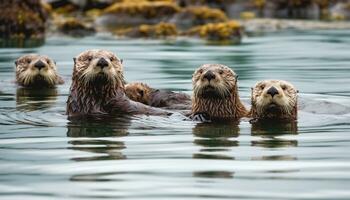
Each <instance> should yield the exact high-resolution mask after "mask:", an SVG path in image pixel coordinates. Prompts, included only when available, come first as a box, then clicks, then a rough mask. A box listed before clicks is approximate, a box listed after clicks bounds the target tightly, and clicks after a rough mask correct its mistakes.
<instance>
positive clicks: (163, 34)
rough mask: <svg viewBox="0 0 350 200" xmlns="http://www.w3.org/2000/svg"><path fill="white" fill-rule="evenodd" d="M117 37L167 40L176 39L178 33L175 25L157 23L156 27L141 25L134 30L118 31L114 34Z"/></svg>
mask: <svg viewBox="0 0 350 200" xmlns="http://www.w3.org/2000/svg"><path fill="white" fill-rule="evenodd" d="M115 33H116V34H117V35H119V36H125V37H131V38H153V39H155V38H156V39H159V38H163V39H164V38H169V37H176V36H177V34H178V31H177V29H176V25H175V24H171V23H163V22H161V23H159V24H156V25H141V26H138V27H134V28H126V29H120V30H117V31H116V32H115Z"/></svg>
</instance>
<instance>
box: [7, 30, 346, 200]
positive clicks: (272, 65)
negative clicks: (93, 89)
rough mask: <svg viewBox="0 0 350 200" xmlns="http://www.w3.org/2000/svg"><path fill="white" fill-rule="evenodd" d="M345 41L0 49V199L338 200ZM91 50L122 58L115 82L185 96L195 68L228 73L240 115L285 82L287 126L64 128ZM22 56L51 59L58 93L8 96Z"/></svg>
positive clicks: (329, 35) (329, 36)
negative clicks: (291, 117) (79, 66)
mask: <svg viewBox="0 0 350 200" xmlns="http://www.w3.org/2000/svg"><path fill="white" fill-rule="evenodd" d="M349 36H350V31H310V32H294V31H288V32H284V33H275V34H269V35H265V36H261V37H252V38H244V40H243V43H242V44H241V45H238V46H214V45H206V44H204V43H203V42H200V41H188V40H187V41H186V40H183V41H181V40H180V41H177V42H168V43H166V42H162V41H152V40H146V41H145V40H129V41H127V40H124V41H118V40H114V39H112V38H110V37H108V36H96V37H91V38H84V39H72V38H48V39H47V40H46V43H45V45H44V46H42V47H39V48H25V49H16V48H3V49H0V81H1V82H0V124H1V128H0V149H1V154H0V171H1V172H0V199H63V198H65V199H121V198H123V199H317V200H318V199H350V154H349V151H350V56H349V55H350V37H349ZM91 48H102V49H107V50H111V51H113V52H115V53H116V54H117V55H118V57H120V58H123V59H124V67H125V77H126V79H127V81H142V82H146V83H148V84H149V85H151V86H152V87H156V88H162V89H169V90H175V91H183V92H186V93H188V94H191V88H192V87H191V76H192V73H193V71H194V69H196V68H197V67H198V66H199V65H201V64H204V63H222V64H225V65H228V66H230V67H231V68H232V69H234V70H235V72H236V73H237V74H238V75H239V91H240V96H241V97H242V99H243V100H244V102H245V103H246V104H247V105H249V98H250V87H252V86H253V85H254V84H255V83H256V82H257V81H259V80H262V79H271V78H273V79H285V80H288V81H290V82H292V83H293V84H294V85H295V86H296V87H297V88H298V89H299V91H300V93H299V94H300V102H299V104H300V111H299V120H298V123H297V124H296V125H295V127H294V128H290V127H283V126H278V125H271V126H267V127H260V128H256V127H252V125H251V124H250V123H249V122H247V121H241V122H240V123H239V124H234V123H232V124H229V123H226V124H201V123H195V122H191V121H183V120H182V119H183V118H182V117H181V116H179V115H174V116H170V117H169V118H166V117H147V116H130V117H120V118H113V119H104V120H96V121H68V120H67V116H65V114H64V113H65V102H66V100H67V96H68V91H69V86H70V83H71V81H70V79H71V73H72V66H73V59H72V58H73V57H74V56H75V55H77V54H78V53H80V52H81V51H83V50H86V49H91ZM27 53H39V54H47V55H49V56H51V57H52V58H54V59H55V60H56V61H57V65H58V70H59V72H60V74H61V75H62V76H63V77H64V78H65V80H66V83H65V84H64V85H61V86H58V87H57V88H56V89H52V90H46V91H42V92H39V93H35V92H33V91H28V90H25V89H23V88H18V87H17V86H16V85H15V84H14V83H13V80H14V60H15V59H16V58H17V57H19V56H20V55H23V54H27Z"/></svg>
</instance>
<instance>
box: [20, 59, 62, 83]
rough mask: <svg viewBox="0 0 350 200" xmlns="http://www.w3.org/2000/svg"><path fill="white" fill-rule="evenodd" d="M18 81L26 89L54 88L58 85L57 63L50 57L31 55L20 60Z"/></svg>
mask: <svg viewBox="0 0 350 200" xmlns="http://www.w3.org/2000/svg"><path fill="white" fill-rule="evenodd" d="M15 64H16V81H17V83H18V84H19V85H22V86H25V87H31V86H43V85H44V86H54V85H55V84H56V83H57V77H58V75H57V69H56V63H55V62H54V61H53V60H52V59H50V58H49V57H48V56H44V55H38V54H29V55H24V56H21V57H20V58H18V59H17V60H16V61H15Z"/></svg>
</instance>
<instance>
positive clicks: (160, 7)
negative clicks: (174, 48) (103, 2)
mask: <svg viewBox="0 0 350 200" xmlns="http://www.w3.org/2000/svg"><path fill="white" fill-rule="evenodd" d="M178 12H180V7H179V6H177V4H175V3H172V2H166V1H152V2H150V1H140V2H134V1H130V2H129V1H126V2H119V3H114V4H113V5H111V6H109V7H107V8H106V9H104V10H103V12H102V16H101V17H99V18H98V20H97V24H100V25H103V26H106V27H117V26H124V25H141V24H157V23H160V22H164V21H168V20H169V19H170V18H171V17H172V16H173V15H174V14H175V13H178Z"/></svg>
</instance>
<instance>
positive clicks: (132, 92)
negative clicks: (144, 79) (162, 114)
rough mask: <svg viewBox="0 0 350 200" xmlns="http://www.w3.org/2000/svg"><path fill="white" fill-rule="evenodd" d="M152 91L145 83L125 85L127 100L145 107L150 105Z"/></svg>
mask: <svg viewBox="0 0 350 200" xmlns="http://www.w3.org/2000/svg"><path fill="white" fill-rule="evenodd" d="M151 92H152V89H151V88H150V87H149V86H148V85H147V84H145V83H129V84H126V85H125V93H126V95H127V96H128V97H129V99H131V100H133V101H137V102H140V103H143V104H146V105H150V103H151V99H150V98H151V97H150V95H151Z"/></svg>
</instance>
